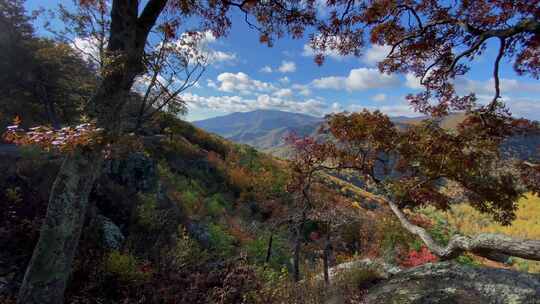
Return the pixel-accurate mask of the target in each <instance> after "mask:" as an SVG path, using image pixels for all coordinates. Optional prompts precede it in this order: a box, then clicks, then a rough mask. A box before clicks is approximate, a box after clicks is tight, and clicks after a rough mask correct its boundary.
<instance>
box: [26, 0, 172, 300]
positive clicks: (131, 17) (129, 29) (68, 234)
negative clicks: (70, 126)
mask: <svg viewBox="0 0 540 304" xmlns="http://www.w3.org/2000/svg"><path fill="white" fill-rule="evenodd" d="M166 3H167V0H149V1H148V2H147V3H146V5H145V8H144V9H143V11H142V13H141V15H140V17H138V9H139V7H138V6H139V1H125V0H114V1H113V2H112V7H111V29H110V35H109V43H108V46H107V52H106V53H107V54H106V56H108V57H109V58H107V59H108V61H109V62H110V63H109V64H107V66H105V67H104V71H103V75H102V76H103V79H102V81H101V83H100V85H99V87H98V89H97V91H96V93H95V94H94V96H93V97H92V99H91V100H90V104H91V107H92V108H90V109H89V110H90V111H91V114H92V116H94V117H96V118H97V124H98V126H100V127H102V128H104V129H105V132H106V134H105V135H106V138H107V140H109V141H113V140H114V138H116V136H118V135H120V134H121V132H122V127H123V126H122V124H123V122H122V119H120V117H121V115H122V110H123V108H124V106H125V104H126V102H127V99H126V98H127V96H128V95H129V92H130V90H131V87H132V85H133V82H134V79H135V77H136V76H137V75H139V74H140V73H141V72H143V71H144V68H143V65H142V57H143V55H144V47H145V44H146V41H147V39H148V34H149V33H150V30H151V29H152V27H153V26H154V25H155V23H156V21H157V18H158V17H159V15H160V14H161V12H162V11H163V9H164V8H165V4H166ZM101 148H102V147H100V146H94V147H90V148H88V149H91V151H86V152H83V151H79V150H77V151H75V152H74V153H73V154H71V155H68V156H67V158H66V159H65V161H64V163H63V164H62V167H61V169H60V172H59V174H58V176H57V178H56V180H55V182H54V185H53V188H52V191H51V194H50V198H49V205H48V207H47V214H46V217H45V222H44V224H43V227H42V230H41V234H40V237H39V241H38V243H37V245H36V247H35V248H34V253H33V255H32V259H31V260H30V264H29V265H28V268H27V270H26V273H25V276H24V280H23V284H22V285H21V289H20V291H19V297H18V303H20V304H34V303H35V304H37V303H39V304H61V303H63V302H64V291H65V288H66V284H67V281H68V278H69V275H70V272H71V264H72V261H73V257H74V255H75V252H76V249H77V245H78V243H79V237H80V234H81V230H82V225H83V223H84V217H85V215H86V209H87V205H88V196H89V194H90V191H91V189H92V186H93V184H94V182H95V180H96V178H97V176H98V175H99V173H100V170H101V165H102V154H101V153H102V151H101Z"/></svg>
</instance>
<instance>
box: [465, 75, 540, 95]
mask: <svg viewBox="0 0 540 304" xmlns="http://www.w3.org/2000/svg"><path fill="white" fill-rule="evenodd" d="M454 84H455V88H456V91H457V92H458V94H462V95H463V94H469V93H471V92H473V93H476V94H478V95H482V94H486V95H492V96H493V95H494V94H495V80H494V79H493V78H491V79H490V80H487V81H479V80H471V79H468V78H465V77H458V78H457V79H456V80H455V82H454ZM500 88H501V92H502V94H504V95H506V94H514V93H540V83H532V82H524V81H518V80H517V79H510V78H501V79H500Z"/></svg>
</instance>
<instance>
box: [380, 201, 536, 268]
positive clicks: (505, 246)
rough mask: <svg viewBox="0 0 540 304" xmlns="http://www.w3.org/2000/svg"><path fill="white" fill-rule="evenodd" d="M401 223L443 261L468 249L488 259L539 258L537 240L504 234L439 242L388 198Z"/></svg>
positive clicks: (481, 235)
mask: <svg viewBox="0 0 540 304" xmlns="http://www.w3.org/2000/svg"><path fill="white" fill-rule="evenodd" d="M387 203H388V205H389V206H390V209H392V212H394V214H395V215H396V216H397V218H398V219H399V221H400V222H401V225H402V226H403V227H404V228H405V229H407V231H409V232H410V233H412V234H415V235H417V236H418V237H420V239H422V241H423V242H424V244H425V245H426V246H427V247H428V248H429V250H430V251H431V252H433V254H435V255H437V256H438V257H439V258H440V259H442V260H449V259H453V258H455V257H458V256H459V255H461V254H462V253H464V252H471V253H474V254H476V255H478V256H482V257H485V258H488V259H495V258H496V256H498V255H500V254H506V255H509V256H514V257H520V258H524V259H529V260H535V261H540V240H523V239H517V238H512V237H510V236H507V235H503V234H494V233H481V234H478V235H476V236H474V237H469V236H463V235H455V236H453V237H452V238H451V239H450V241H449V242H448V245H447V246H446V247H443V246H441V245H440V244H438V243H437V242H436V241H435V240H434V239H433V238H432V237H431V235H430V234H429V233H428V232H427V231H426V230H425V229H424V228H422V227H418V226H416V225H414V224H412V223H411V222H410V221H409V220H408V219H407V217H406V216H405V214H403V212H402V211H401V210H400V209H399V207H398V206H397V205H396V204H395V203H394V202H392V201H387Z"/></svg>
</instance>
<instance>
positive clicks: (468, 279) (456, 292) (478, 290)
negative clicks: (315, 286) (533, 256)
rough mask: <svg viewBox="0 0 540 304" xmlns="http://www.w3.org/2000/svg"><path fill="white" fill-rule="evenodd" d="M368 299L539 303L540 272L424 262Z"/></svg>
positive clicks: (420, 303) (418, 303)
mask: <svg viewBox="0 0 540 304" xmlns="http://www.w3.org/2000/svg"><path fill="white" fill-rule="evenodd" d="M365 300H366V303H370V304H390V303H392V304H393V303H399V304H413V303H414V304H424V303H425V304H428V303H446V304H454V303H455V304H468V303H470V304H473V303H474V304H478V303H493V304H497V303H501V304H503V303H504V304H507V303H526V304H533V303H534V304H537V303H540V275H535V274H528V273H520V272H515V271H511V270H505V269H495V268H485V267H468V266H463V265H460V264H457V263H453V262H442V263H436V264H425V265H422V266H419V267H415V268H412V269H409V270H405V271H402V272H399V273H398V274H396V275H394V276H392V277H391V278H390V279H388V280H384V281H381V282H380V283H378V284H377V285H375V286H374V287H373V288H371V289H370V290H369V292H368V295H367V297H366V299H365Z"/></svg>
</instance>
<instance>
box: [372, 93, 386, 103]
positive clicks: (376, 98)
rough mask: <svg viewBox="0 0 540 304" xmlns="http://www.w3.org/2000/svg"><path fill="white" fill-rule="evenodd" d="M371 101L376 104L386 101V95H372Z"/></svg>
mask: <svg viewBox="0 0 540 304" xmlns="http://www.w3.org/2000/svg"><path fill="white" fill-rule="evenodd" d="M371 100H373V101H376V102H383V101H385V100H386V94H383V93H380V94H376V95H373V96H372V97H371Z"/></svg>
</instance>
